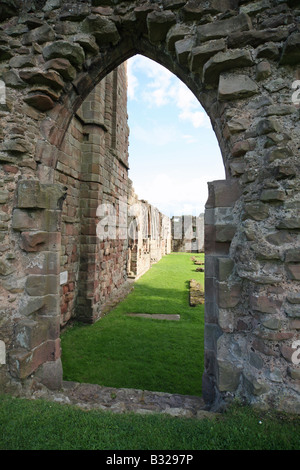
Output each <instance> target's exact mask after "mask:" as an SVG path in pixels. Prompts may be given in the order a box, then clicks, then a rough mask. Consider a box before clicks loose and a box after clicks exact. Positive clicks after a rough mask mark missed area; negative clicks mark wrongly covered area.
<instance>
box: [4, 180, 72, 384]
mask: <svg viewBox="0 0 300 470" xmlns="http://www.w3.org/2000/svg"><path fill="white" fill-rule="evenodd" d="M64 191H65V188H63V187H62V186H60V185H58V184H56V185H55V184H41V183H40V182H39V181H38V180H32V179H31V180H24V179H23V180H21V181H19V184H18V188H17V201H16V207H15V209H14V211H13V218H12V228H13V230H14V231H15V232H16V233H17V234H18V236H17V240H18V244H19V247H20V248H21V250H22V251H23V252H24V253H25V254H26V256H23V258H22V262H21V264H22V266H20V269H22V268H23V270H24V278H25V283H24V293H23V297H22V299H21V301H20V308H19V315H18V318H17V320H16V323H15V334H14V342H13V349H12V350H10V351H9V367H10V373H11V375H12V376H13V377H15V378H17V379H21V380H24V379H26V378H28V377H29V376H30V375H31V374H32V373H33V372H36V371H38V374H37V376H38V377H39V379H40V381H41V382H44V383H45V385H47V386H48V387H49V388H59V387H60V384H61V380H62V368H61V362H60V356H61V351H60V327H59V322H60V298H59V284H60V276H59V273H60V245H61V233H60V222H61V208H62V204H63V201H64V198H65V193H64ZM40 366H41V367H40ZM39 368H40V369H39ZM38 369H39V370H38ZM49 371H50V373H49Z"/></svg>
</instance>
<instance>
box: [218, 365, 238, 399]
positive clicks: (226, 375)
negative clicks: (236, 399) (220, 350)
mask: <svg viewBox="0 0 300 470" xmlns="http://www.w3.org/2000/svg"><path fill="white" fill-rule="evenodd" d="M218 369H219V376H218V385H219V390H220V391H221V392H234V391H235V390H236V389H237V388H238V386H239V383H240V378H241V374H242V371H241V367H238V366H236V365H235V364H234V363H232V362H228V361H224V360H221V359H218Z"/></svg>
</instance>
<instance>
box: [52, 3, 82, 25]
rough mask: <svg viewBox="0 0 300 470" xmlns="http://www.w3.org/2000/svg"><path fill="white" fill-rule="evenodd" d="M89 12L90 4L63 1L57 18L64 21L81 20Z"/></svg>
mask: <svg viewBox="0 0 300 470" xmlns="http://www.w3.org/2000/svg"><path fill="white" fill-rule="evenodd" d="M89 13H90V6H89V5H87V4H85V3H76V4H74V3H65V4H64V5H63V7H62V9H61V13H60V15H59V19H60V20H62V21H64V20H68V21H81V20H83V19H84V18H85V17H86V16H88V14H89Z"/></svg>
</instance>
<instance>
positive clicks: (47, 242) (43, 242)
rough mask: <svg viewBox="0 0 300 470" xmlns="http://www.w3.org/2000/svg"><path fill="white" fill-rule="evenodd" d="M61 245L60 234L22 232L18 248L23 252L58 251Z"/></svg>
mask: <svg viewBox="0 0 300 470" xmlns="http://www.w3.org/2000/svg"><path fill="white" fill-rule="evenodd" d="M60 245H61V233H59V232H57V233H55V232H54V233H53V232H50V233H49V232H44V231H43V232H42V231H38V232H22V233H21V240H20V247H21V249H22V250H24V251H28V252H37V251H59V250H60Z"/></svg>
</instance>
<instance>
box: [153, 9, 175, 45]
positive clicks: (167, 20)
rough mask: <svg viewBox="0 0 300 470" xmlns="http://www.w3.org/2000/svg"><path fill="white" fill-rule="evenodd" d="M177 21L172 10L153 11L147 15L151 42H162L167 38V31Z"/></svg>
mask: <svg viewBox="0 0 300 470" xmlns="http://www.w3.org/2000/svg"><path fill="white" fill-rule="evenodd" d="M175 23H176V17H175V15H174V13H173V12H171V11H170V10H167V11H152V12H151V13H149V14H148V16H147V26H148V32H149V39H150V41H151V42H154V43H156V42H160V41H162V40H163V39H165V37H166V35H167V32H168V31H169V29H170V28H171V26H173V25H174V24H175Z"/></svg>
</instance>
